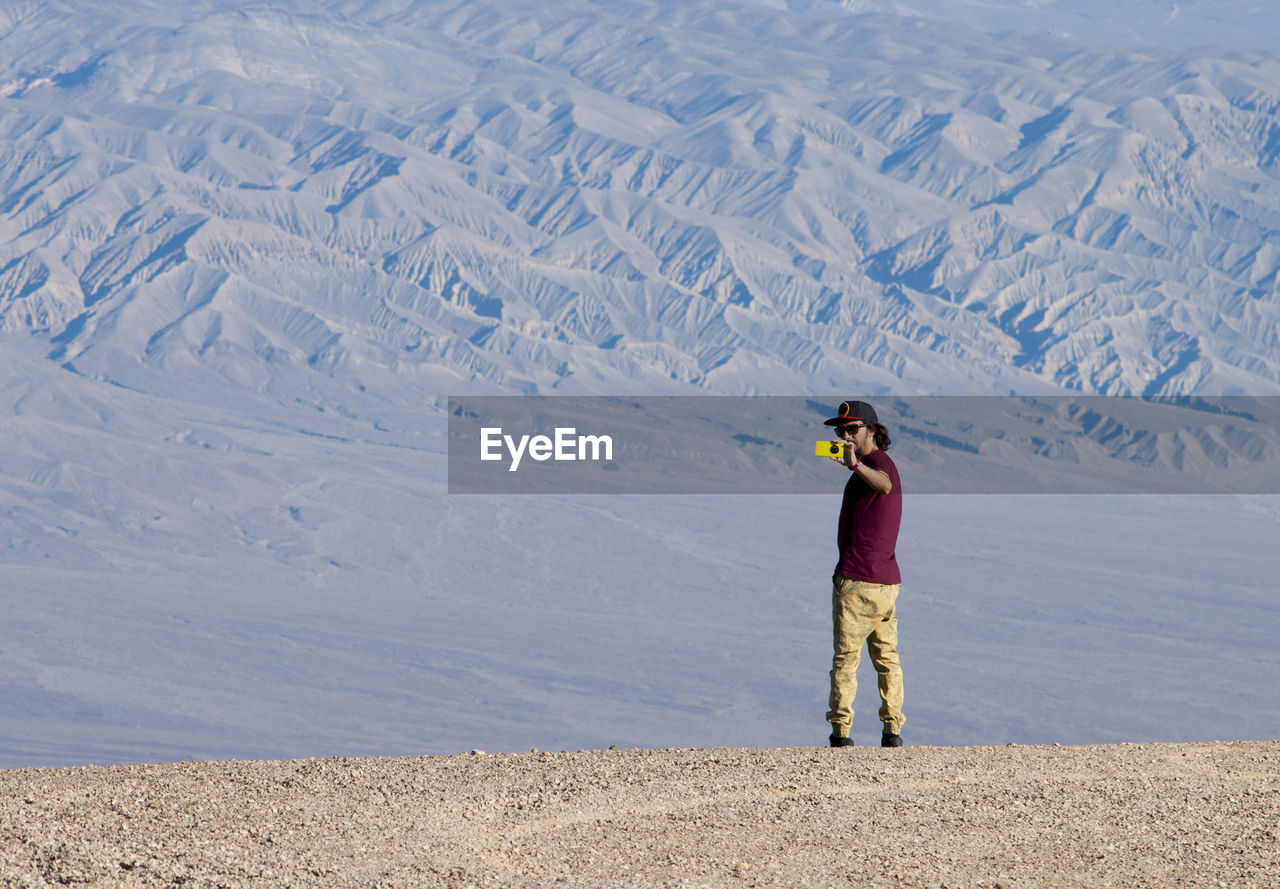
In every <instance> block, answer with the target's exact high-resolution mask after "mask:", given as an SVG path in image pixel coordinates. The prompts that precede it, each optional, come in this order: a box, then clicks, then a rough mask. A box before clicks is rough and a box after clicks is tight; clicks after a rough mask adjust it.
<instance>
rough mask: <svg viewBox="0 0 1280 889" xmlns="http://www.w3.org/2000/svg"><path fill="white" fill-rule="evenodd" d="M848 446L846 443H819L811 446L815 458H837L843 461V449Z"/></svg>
mask: <svg viewBox="0 0 1280 889" xmlns="http://www.w3.org/2000/svg"><path fill="white" fill-rule="evenodd" d="M848 446H849V443H848V442H847V441H820V442H818V443H817V444H815V445H814V446H813V455H814V456H815V457H839V458H840V459H841V460H843V459H844V449H845V448H847V447H848Z"/></svg>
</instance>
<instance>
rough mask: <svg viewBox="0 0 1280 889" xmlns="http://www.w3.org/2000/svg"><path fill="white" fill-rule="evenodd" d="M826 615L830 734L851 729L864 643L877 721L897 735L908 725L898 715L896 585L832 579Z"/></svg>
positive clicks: (842, 733) (899, 673)
mask: <svg viewBox="0 0 1280 889" xmlns="http://www.w3.org/2000/svg"><path fill="white" fill-rule="evenodd" d="M832 581H833V584H832V590H831V613H832V621H833V623H834V624H835V655H834V656H833V657H832V659H831V700H830V707H831V709H830V710H829V711H828V712H827V722H829V723H831V731H832V734H834V735H837V736H847V735H848V734H849V726H850V725H852V724H853V695H854V692H856V691H857V690H858V662H859V661H861V660H862V645H863V643H864V642H865V643H866V646H867V652H868V653H869V654H870V655H871V663H872V664H873V665H874V666H875V668H876V677H877V679H878V680H879V685H880V701H881V705H880V721H881V722H882V723H884V730H885V731H886V732H892V733H894V734H898V733H899V732H900V731H901V729H902V724H903V723H904V722H906V721H907V719H906V717H905V716H903V715H902V666H901V664H900V663H899V662H898V615H897V613H896V612H895V611H894V604H895V603H896V602H897V600H898V590H899V589H901V587H900V586H899V585H898V584H893V585H891V586H887V585H885V584H881V583H868V582H866V581H862V580H850V579H849V578H847V577H841V576H839V575H836V576H835V577H833V578H832Z"/></svg>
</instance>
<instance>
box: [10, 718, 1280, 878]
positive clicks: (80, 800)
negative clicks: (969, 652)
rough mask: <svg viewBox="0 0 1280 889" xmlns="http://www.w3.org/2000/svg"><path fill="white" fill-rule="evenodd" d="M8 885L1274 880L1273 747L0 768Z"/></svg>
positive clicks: (668, 753) (1277, 870)
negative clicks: (8, 769)
mask: <svg viewBox="0 0 1280 889" xmlns="http://www.w3.org/2000/svg"><path fill="white" fill-rule="evenodd" d="M0 884H2V885H4V886H65V885H90V886H94V885H97V886H171V887H179V886H181V887H184V889H185V887H240V886H255V887H256V886H270V887H277V886H280V887H283V886H299V887H302V886H306V887H310V886H321V887H363V889H372V887H391V886H405V887H412V886H447V887H459V889H460V887H466V886H476V887H489V886H494V887H496V886H503V887H507V886H528V887H534V886H536V887H545V886H559V885H566V886H591V887H597V886H599V887H607V886H731V887H750V886H787V887H793V886H805V887H810V886H812V887H824V886H874V887H894V886H903V887H917V886H921V887H997V886H998V887H1004V889H1011V887H1037V889H1041V887H1071V889H1080V887H1103V886H1115V887H1126V889H1129V887H1137V886H1151V887H1160V889H1168V887H1176V886H1209V887H1219V886H1228V887H1232V889H1243V887H1258V889H1264V887H1276V886H1280V742H1277V741H1267V742H1251V743H1213V744H1130V745H1120V746H1105V747H997V748H978V747H966V748H959V747H956V748H944V747H914V748H912V747H908V748H903V749H900V750H881V749H878V748H874V749H872V748H860V747H859V748H850V749H842V750H829V749H825V748H802V749H784V750H609V751H588V752H579V753H539V752H530V753H525V754H518V755H509V754H503V755H487V754H484V753H480V752H476V753H474V754H472V755H461V756H434V757H410V758H399V759H311V760H297V761H280V762H199V763H177V764H170V765H131V766H116V767H107V768H102V767H86V768H72V769H23V770H13V771H4V772H0Z"/></svg>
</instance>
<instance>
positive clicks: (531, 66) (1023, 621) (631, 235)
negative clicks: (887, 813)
mask: <svg viewBox="0 0 1280 889" xmlns="http://www.w3.org/2000/svg"><path fill="white" fill-rule="evenodd" d="M868 6H869V4H862V3H858V2H845V3H844V4H839V3H834V2H830V3H825V2H790V3H784V2H781V0H779V2H771V3H764V2H761V3H751V2H745V0H743V2H732V0H702V2H697V0H694V2H685V3H672V2H666V0H650V2H641V3H620V2H588V0H568V2H563V3H556V4H548V3H542V2H532V0H527V2H507V3H502V4H488V5H486V4H483V3H462V2H457V0H431V2H421V3H403V2H391V0H370V2H361V3H355V2H334V3H322V4H315V3H300V2H299V3H288V2H286V3H277V4H272V5H259V6H252V5H250V6H239V5H237V6H231V5H228V4H224V3H219V2H212V0H210V2H189V3H182V4H152V3H147V2H132V3H127V4H110V5H108V4H99V3H92V2H87V3H77V4H74V5H71V4H58V3H48V4H34V3H33V4H22V3H11V4H5V5H3V6H0V416H2V417H3V419H2V420H0V523H2V524H0V529H2V531H0V596H3V605H4V609H5V612H6V614H7V615H9V617H8V619H7V621H6V628H5V632H4V634H3V636H0V765H26V764H52V763H63V762H83V761H95V762H107V761H125V760H136V759H148V758H159V759H180V758H189V757H216V756H293V755H299V756H305V755H322V754H329V753H409V752H445V751H454V750H459V749H464V748H468V747H474V746H480V747H484V748H486V749H491V750H494V749H522V748H523V749H527V748H528V747H530V746H538V747H576V746H589V745H591V746H594V745H608V744H619V745H624V746H625V745H632V744H645V745H667V744H682V745H698V746H705V745H711V744H734V745H753V744H754V745H764V744H806V743H815V742H820V741H821V740H822V738H823V736H824V734H825V730H824V724H823V723H822V722H821V716H822V712H823V710H824V709H825V681H826V674H825V671H826V669H827V664H826V661H827V658H828V653H827V646H828V645H829V640H828V638H827V636H828V633H829V628H828V626H827V623H828V621H829V614H828V608H829V605H828V599H827V597H828V589H827V587H826V583H827V578H828V576H829V572H830V567H831V565H832V564H833V563H834V561H835V554H834V552H833V543H832V541H833V538H834V520H835V510H836V506H837V503H838V497H837V492H836V491H835V490H833V493H832V495H831V496H830V497H825V496H810V497H801V496H776V497H694V496H687V497H679V496H669V497H662V496H654V497H644V496H619V497H533V496H530V497H515V498H511V497H499V496H474V497H458V496H449V495H447V494H446V489H445V479H446V466H445V455H446V438H445V411H444V408H445V404H446V400H447V397H448V396H449V395H451V394H463V393H506V394H523V393H541V394H554V393H561V392H563V393H577V394H584V393H632V394H665V393H685V394H688V393H717V394H792V395H794V394H806V395H811V396H814V397H816V398H818V399H826V400H830V401H831V402H832V404H833V405H834V404H835V403H836V402H838V401H839V400H840V399H841V398H844V397H848V396H851V395H868V396H875V395H877V394H889V393H893V394H961V393H973V394H977V393H983V394H1002V393H1011V392H1018V393H1052V392H1063V391H1078V392H1090V393H1100V394H1185V393H1197V394H1255V395H1275V394H1280V340H1278V339H1277V336H1276V330H1277V321H1280V296H1278V290H1280V282H1278V279H1277V274H1278V272H1277V270H1278V269H1280V248H1277V246H1276V244H1277V238H1276V233H1277V231H1278V230H1280V184H1278V182H1277V170H1278V169H1280V167H1278V166H1277V164H1278V159H1280V122H1278V121H1277V109H1280V53H1277V52H1276V51H1275V50H1274V49H1271V48H1270V47H1273V46H1274V45H1275V38H1276V37H1277V35H1280V23H1278V22H1277V21H1275V17H1274V15H1268V13H1267V11H1265V10H1262V9H1261V8H1260V7H1257V6H1256V4H1248V3H1238V4H1218V5H1214V6H1217V7H1220V8H1219V9H1217V11H1213V10H1210V9H1209V7H1210V6H1211V4H1200V5H1196V4H1194V3H1187V4H1181V5H1180V7H1179V8H1178V15H1177V16H1172V17H1171V16H1170V15H1168V14H1166V11H1164V6H1165V5H1164V4H1159V3H1154V2H1150V3H1137V2H1133V3H1130V4H1127V5H1126V4H1124V3H1113V4H1107V8H1106V9H1105V10H1104V9H1102V8H1101V5H1099V6H1098V8H1097V9H1094V8H1092V7H1089V6H1088V5H1087V4H1075V5H1073V6H1071V7H1070V8H1068V7H1067V6H1066V5H1065V4H1041V3H1029V2H1028V3H1018V2H1014V0H1007V2H1005V3H1003V4H1000V3H984V4H977V3H973V4H970V3H953V4H944V3H942V2H928V3H925V2H922V3H919V4H905V3H900V4H896V5H894V4H884V5H877V8H876V10H870V9H869V8H868ZM1126 10H1127V12H1126ZM1224 10H1226V11H1231V15H1227V14H1225V13H1224V14H1222V15H1220V16H1219V15H1218V12H1223V11H1224ZM911 13H916V14H918V15H919V16H924V17H916V16H915V15H911ZM1121 14H1124V15H1128V17H1129V18H1128V21H1130V22H1134V23H1138V24H1141V25H1142V28H1141V35H1142V37H1143V39H1141V40H1129V39H1128V38H1126V37H1125V36H1124V35H1123V34H1121V33H1119V32H1118V31H1117V30H1116V29H1115V28H1113V27H1111V25H1110V24H1108V23H1109V22H1110V21H1111V20H1112V18H1113V17H1114V16H1117V15H1121ZM992 16H997V17H999V18H1000V19H1001V23H1000V24H997V23H994V22H993V21H992V20H991V17H992ZM1064 16H1076V17H1078V18H1079V21H1080V22H1081V23H1082V24H1080V26H1079V27H1076V26H1070V27H1068V26H1067V25H1065V24H1064V23H1063V17H1064ZM1196 16H1199V17H1201V18H1205V17H1206V16H1208V19H1206V20H1209V19H1211V20H1213V21H1217V22H1219V23H1220V24H1222V27H1221V28H1219V29H1218V30H1216V31H1215V30H1211V29H1206V28H1201V27H1199V26H1192V27H1191V28H1190V29H1187V28H1183V26H1182V25H1181V24H1180V23H1181V22H1185V21H1187V20H1188V18H1190V19H1191V20H1193V21H1194V20H1195V17H1196ZM944 19H949V20H950V23H944V22H943V20H944ZM1085 24H1088V25H1089V27H1085V26H1084V25H1085ZM982 28H986V29H988V30H981V29H982ZM1103 32H1105V35H1104V34H1103ZM1195 34H1199V35H1201V39H1190V37H1189V35H1195ZM1106 35H1109V36H1106ZM1251 36H1252V37H1254V38H1256V41H1255V42H1253V43H1251V42H1250V37H1251ZM1084 41H1093V42H1092V43H1089V42H1084ZM1162 47H1163V48H1162ZM886 420H887V421H888V422H889V423H890V425H891V426H892V425H893V422H894V421H893V418H892V417H891V416H887V417H886ZM743 425H744V428H745V429H747V430H748V431H749V427H750V419H749V418H744V420H743ZM840 481H841V479H839V478H834V479H833V486H835V487H836V488H838V485H839V484H840ZM905 484H906V486H907V489H908V490H910V480H909V479H908V480H906V482H905ZM1277 518H1280V508H1277V506H1276V504H1275V501H1274V498H1268V497H1217V496H1200V497H1155V496H1147V497H1067V496H1059V497H994V496H987V497H959V496H957V497H946V496H916V497H912V498H909V500H908V519H907V525H906V527H905V528H904V532H903V541H902V546H901V550H900V552H901V559H902V562H903V565H904V568H905V572H906V574H907V586H906V588H905V591H904V594H903V596H904V598H903V603H902V614H903V636H904V661H905V662H906V663H907V665H908V666H907V671H908V673H907V683H908V695H909V701H908V708H907V709H908V716H909V719H910V720H911V722H910V724H909V726H908V737H909V740H910V741H912V742H919V743H982V742H987V743H999V742H1005V741H1010V740H1016V741H1021V742H1027V741H1037V740H1045V741H1063V742H1072V741H1100V740H1143V739H1159V740H1191V739H1207V738H1213V737H1262V736H1267V735H1274V726H1275V725H1276V722H1277V716H1278V715H1280V696H1277V694H1276V692H1275V689H1276V688H1277V687H1280V682H1278V681H1277V680H1280V656H1278V655H1277V654H1276V652H1275V651H1274V646H1273V645H1272V644H1271V643H1270V640H1271V638H1272V637H1273V636H1274V630H1275V627H1276V623H1277V621H1276V618H1277V610H1278V608H1277V604H1276V600H1275V596H1274V581H1273V575H1274V573H1275V572H1274V558H1273V557H1272V556H1271V555H1270V548H1269V547H1270V546H1272V545H1271V544H1270V541H1271V540H1272V539H1273V538H1274V535H1275V526H1276V521H1277ZM5 544H7V545H5ZM1224 676H1225V677H1226V678H1224ZM864 684H865V685H866V687H865V688H864V689H863V691H865V692H868V693H869V694H870V697H868V696H862V695H860V698H861V700H860V701H859V710H860V713H861V716H860V719H859V724H858V725H857V726H856V732H858V733H865V734H866V736H867V737H870V736H871V735H872V733H873V732H874V730H875V728H876V726H875V725H874V724H873V714H874V709H875V707H874V703H873V701H872V697H874V688H873V686H874V682H867V683H864Z"/></svg>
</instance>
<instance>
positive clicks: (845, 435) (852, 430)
mask: <svg viewBox="0 0 1280 889" xmlns="http://www.w3.org/2000/svg"><path fill="white" fill-rule="evenodd" d="M869 435H871V428H870V427H869V426H867V424H866V423H863V422H861V421H858V422H855V423H844V424H842V425H841V426H840V437H841V438H842V439H844V440H845V441H847V442H850V443H851V444H852V445H853V447H854V450H855V451H861V450H862V444H863V442H865V441H866V440H867V437H868V436H869Z"/></svg>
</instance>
